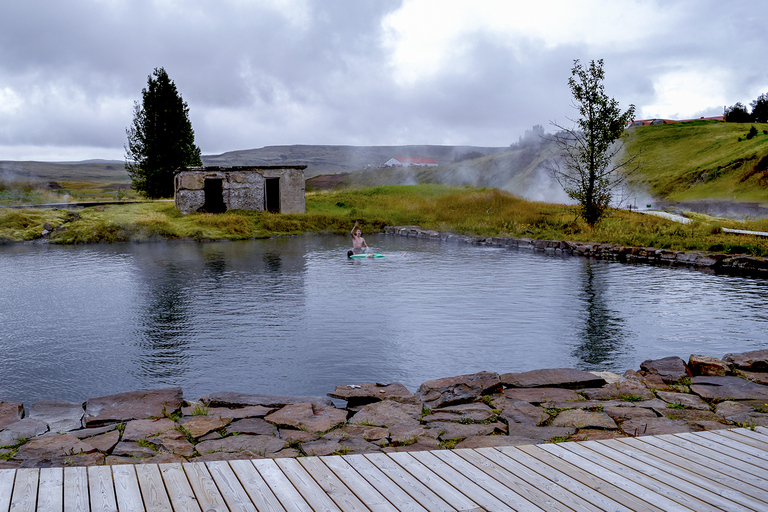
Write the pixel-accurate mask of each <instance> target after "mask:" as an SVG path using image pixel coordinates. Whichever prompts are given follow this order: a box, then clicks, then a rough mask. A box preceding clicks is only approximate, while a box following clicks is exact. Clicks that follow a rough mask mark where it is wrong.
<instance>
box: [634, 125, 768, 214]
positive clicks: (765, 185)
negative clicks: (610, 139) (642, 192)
mask: <svg viewBox="0 0 768 512" xmlns="http://www.w3.org/2000/svg"><path fill="white" fill-rule="evenodd" d="M753 125H754V126H755V128H756V129H757V132H758V134H757V135H756V136H754V137H753V138H751V139H749V140H747V139H746V135H747V133H748V132H749V131H750V128H751V127H752V126H753ZM763 130H768V124H765V123H754V124H753V123H747V124H741V123H722V122H716V121H691V122H687V123H675V124H668V125H659V126H644V127H638V128H632V129H630V130H629V131H628V136H627V138H626V148H627V151H628V152H629V153H630V154H633V153H635V152H637V151H640V152H641V156H640V159H639V163H640V164H641V168H640V170H639V172H638V173H637V174H636V175H635V177H634V179H633V181H635V182H636V183H640V184H642V185H644V186H646V187H647V188H648V189H649V191H650V192H651V193H652V194H654V195H656V196H658V197H663V198H665V199H667V200H671V201H687V200H696V199H728V200H737V201H765V200H768V134H765V133H763ZM739 139H741V140H739Z"/></svg>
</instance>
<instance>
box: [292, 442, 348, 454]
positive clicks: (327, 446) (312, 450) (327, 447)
mask: <svg viewBox="0 0 768 512" xmlns="http://www.w3.org/2000/svg"><path fill="white" fill-rule="evenodd" d="M341 450H342V446H341V443H340V442H339V441H338V440H335V439H318V440H317V441H310V442H308V443H301V451H302V453H304V454H305V455H308V456H310V457H321V456H324V455H339V454H341Z"/></svg>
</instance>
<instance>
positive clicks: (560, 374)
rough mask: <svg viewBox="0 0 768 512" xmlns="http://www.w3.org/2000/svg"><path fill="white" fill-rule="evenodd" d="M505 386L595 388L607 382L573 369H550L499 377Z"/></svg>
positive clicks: (507, 374) (506, 374)
mask: <svg viewBox="0 0 768 512" xmlns="http://www.w3.org/2000/svg"><path fill="white" fill-rule="evenodd" d="M499 378H500V379H501V382H502V383H503V384H504V385H505V386H510V387H514V388H546V387H556V388H569V389H581V388H594V387H599V386H602V385H604V384H605V380H603V379H602V378H601V377H597V376H596V375H594V374H591V373H589V372H582V371H580V370H574V369H571V368H550V369H546V370H532V371H529V372H523V373H505V374H503V375H501V376H500V377H499Z"/></svg>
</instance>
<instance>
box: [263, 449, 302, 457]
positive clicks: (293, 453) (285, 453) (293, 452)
mask: <svg viewBox="0 0 768 512" xmlns="http://www.w3.org/2000/svg"><path fill="white" fill-rule="evenodd" d="M300 456H301V452H300V451H299V450H297V449H296V448H283V449H282V450H280V451H279V452H275V453H270V454H269V455H267V457H269V458H270V459H295V458H296V457H300Z"/></svg>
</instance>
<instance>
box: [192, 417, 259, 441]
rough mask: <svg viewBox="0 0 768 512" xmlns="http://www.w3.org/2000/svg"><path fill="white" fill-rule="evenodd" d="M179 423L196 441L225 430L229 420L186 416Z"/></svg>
mask: <svg viewBox="0 0 768 512" xmlns="http://www.w3.org/2000/svg"><path fill="white" fill-rule="evenodd" d="M262 421H263V420H262ZM179 423H180V424H181V426H182V427H184V428H185V429H186V430H187V432H189V434H190V435H191V436H192V437H193V438H194V439H198V438H200V437H203V436H204V435H206V434H209V433H211V432H213V431H215V430H219V429H222V428H224V427H225V426H227V424H228V423H229V419H228V418H222V417H220V416H185V417H183V418H181V419H180V420H179Z"/></svg>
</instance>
